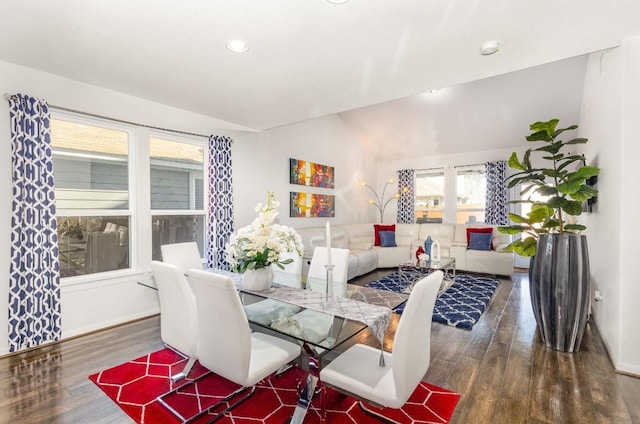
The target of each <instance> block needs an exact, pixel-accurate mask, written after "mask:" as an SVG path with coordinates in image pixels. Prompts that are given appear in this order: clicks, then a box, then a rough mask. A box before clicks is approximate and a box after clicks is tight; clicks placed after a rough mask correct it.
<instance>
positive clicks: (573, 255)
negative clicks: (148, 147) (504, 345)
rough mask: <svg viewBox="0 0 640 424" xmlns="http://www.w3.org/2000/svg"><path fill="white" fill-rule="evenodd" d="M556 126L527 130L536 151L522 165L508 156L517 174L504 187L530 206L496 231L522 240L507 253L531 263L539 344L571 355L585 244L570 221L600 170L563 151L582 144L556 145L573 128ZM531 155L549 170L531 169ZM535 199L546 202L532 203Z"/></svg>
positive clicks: (586, 276)
mask: <svg viewBox="0 0 640 424" xmlns="http://www.w3.org/2000/svg"><path fill="white" fill-rule="evenodd" d="M558 122H559V120H558V119H552V120H550V121H547V122H536V123H533V124H531V125H530V130H531V131H532V133H531V134H530V135H529V136H527V137H526V139H527V141H529V142H532V143H537V145H538V146H539V147H532V148H530V149H528V150H527V151H526V152H525V153H524V155H523V156H522V160H520V158H519V157H518V155H517V154H516V153H515V152H514V153H512V154H511V157H510V158H509V167H510V168H513V169H515V170H516V172H515V173H514V174H513V175H511V176H509V177H508V178H507V179H506V183H507V186H508V187H509V188H512V187H516V186H522V188H523V190H522V191H521V198H522V200H518V201H514V202H513V203H529V204H531V211H530V212H529V213H528V214H527V215H526V216H521V215H518V214H514V213H510V214H509V218H510V220H511V221H512V222H513V224H511V225H506V226H500V227H498V231H500V232H501V233H504V234H511V235H516V234H521V233H522V234H523V236H521V237H520V238H518V239H516V240H515V241H513V242H512V243H511V244H509V245H508V246H507V249H508V250H511V251H514V252H515V253H517V254H519V255H521V256H531V257H532V258H531V264H530V267H529V289H530V292H531V303H532V306H533V312H534V315H535V317H536V322H537V324H538V329H539V330H540V335H541V337H542V340H543V341H544V342H545V344H546V345H547V346H549V347H552V348H554V349H556V350H560V351H565V352H574V351H577V350H579V349H580V343H581V341H582V335H583V333H584V328H585V326H586V319H587V312H588V307H589V299H590V296H589V294H590V291H589V283H590V272H589V253H588V248H587V239H586V236H585V235H583V234H580V233H581V231H583V230H585V229H586V227H585V226H584V225H582V224H578V223H575V217H577V216H580V215H581V214H582V210H583V209H582V206H583V202H585V201H588V200H589V199H591V198H593V197H595V196H597V194H598V192H597V190H596V189H594V188H593V187H591V186H589V185H588V184H587V180H588V179H590V178H592V177H594V176H596V175H598V174H599V173H600V169H599V168H598V167H596V166H590V165H584V163H585V158H584V155H581V154H571V153H565V152H564V151H563V149H564V148H565V147H567V146H571V145H576V144H584V143H586V142H587V139H586V138H572V139H569V140H568V141H562V140H560V139H559V136H560V135H561V134H563V133H565V132H566V131H571V130H575V129H577V128H578V126H577V125H572V126H570V127H567V128H556V127H557V126H558ZM565 135H566V134H565ZM532 154H537V155H541V157H540V158H539V159H542V160H545V161H547V162H546V163H548V164H549V166H548V167H539V166H534V165H533V164H532V157H531V156H532ZM540 162H541V161H540ZM535 163H537V162H535ZM534 193H537V194H538V195H539V196H538V199H540V198H542V199H545V200H535V199H533V198H532V195H533V194H534ZM572 217H573V218H572Z"/></svg>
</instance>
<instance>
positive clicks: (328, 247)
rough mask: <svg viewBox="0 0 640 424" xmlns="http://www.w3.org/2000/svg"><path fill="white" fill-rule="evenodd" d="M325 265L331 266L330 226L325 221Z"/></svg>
mask: <svg viewBox="0 0 640 424" xmlns="http://www.w3.org/2000/svg"><path fill="white" fill-rule="evenodd" d="M327 265H331V226H330V225H329V222H328V221H327Z"/></svg>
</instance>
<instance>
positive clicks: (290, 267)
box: [271, 251, 302, 288]
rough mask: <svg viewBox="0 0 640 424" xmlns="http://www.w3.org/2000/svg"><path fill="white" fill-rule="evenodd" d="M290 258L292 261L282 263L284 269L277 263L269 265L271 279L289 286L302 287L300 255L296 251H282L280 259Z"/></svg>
mask: <svg viewBox="0 0 640 424" xmlns="http://www.w3.org/2000/svg"><path fill="white" fill-rule="evenodd" d="M287 259H291V260H292V261H293V262H291V263H290V264H286V265H283V266H284V269H282V268H280V267H279V266H277V265H271V270H272V271H273V281H274V282H276V283H278V284H283V285H285V286H291V287H297V288H301V287H302V257H301V256H300V255H298V252H295V251H294V252H283V253H282V254H281V255H280V260H287Z"/></svg>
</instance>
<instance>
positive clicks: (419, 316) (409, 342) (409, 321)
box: [392, 271, 443, 402]
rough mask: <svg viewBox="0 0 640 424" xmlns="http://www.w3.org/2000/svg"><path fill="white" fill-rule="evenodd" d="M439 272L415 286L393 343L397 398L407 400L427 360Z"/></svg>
mask: <svg viewBox="0 0 640 424" xmlns="http://www.w3.org/2000/svg"><path fill="white" fill-rule="evenodd" d="M442 277H443V273H442V271H434V272H432V273H431V274H429V275H428V276H426V277H424V278H423V279H421V280H420V281H418V282H417V283H416V285H415V286H414V287H413V290H412V291H411V295H410V296H409V300H408V301H407V305H406V306H405V308H404V311H403V312H402V317H401V318H400V322H399V324H398V328H397V329H396V335H395V337H394V340H393V351H392V355H393V379H394V383H395V387H396V394H397V396H398V398H400V399H404V402H406V401H407V399H409V396H411V393H413V391H414V390H415V389H416V387H417V386H418V384H419V383H420V381H421V380H422V378H423V377H424V375H425V374H426V372H427V370H428V369H429V363H430V361H431V319H432V316H433V307H434V305H435V302H436V297H437V295H438V289H439V288H440V284H441V283H442Z"/></svg>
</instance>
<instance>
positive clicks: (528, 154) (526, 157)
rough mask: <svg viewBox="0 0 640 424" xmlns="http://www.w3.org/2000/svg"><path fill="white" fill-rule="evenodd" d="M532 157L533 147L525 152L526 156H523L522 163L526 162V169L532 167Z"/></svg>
mask: <svg viewBox="0 0 640 424" xmlns="http://www.w3.org/2000/svg"><path fill="white" fill-rule="evenodd" d="M530 157H531V149H527V151H526V152H524V157H523V158H522V163H523V164H524V166H525V168H526V169H531V160H530V159H529V158H530Z"/></svg>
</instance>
